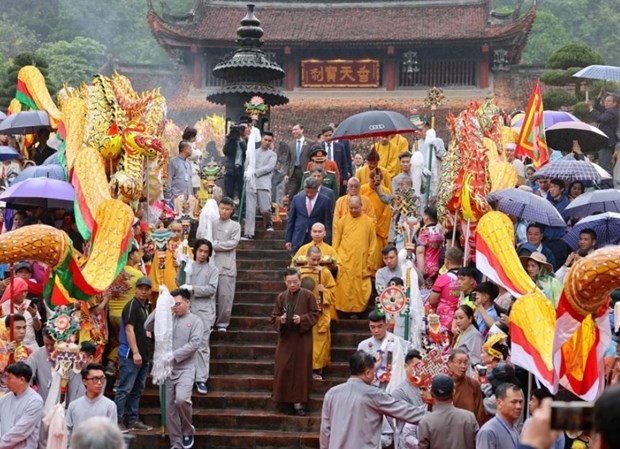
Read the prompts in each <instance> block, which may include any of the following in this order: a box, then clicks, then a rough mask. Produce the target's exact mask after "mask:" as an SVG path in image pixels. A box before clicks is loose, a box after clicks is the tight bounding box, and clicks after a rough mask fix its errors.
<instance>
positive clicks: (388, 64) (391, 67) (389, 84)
mask: <svg viewBox="0 0 620 449" xmlns="http://www.w3.org/2000/svg"><path fill="white" fill-rule="evenodd" d="M394 53H395V52H394V46H393V45H390V46H388V48H387V56H386V58H385V90H394V88H395V87H396V57H395V56H394Z"/></svg>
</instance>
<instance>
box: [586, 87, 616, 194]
mask: <svg viewBox="0 0 620 449" xmlns="http://www.w3.org/2000/svg"><path fill="white" fill-rule="evenodd" d="M602 99H603V91H601V94H600V95H599V96H598V98H597V99H596V102H594V103H592V102H591V101H589V102H588V107H589V108H590V116H591V117H592V120H594V121H595V122H596V123H597V124H598V127H599V129H600V130H601V131H603V132H604V133H605V134H607V137H609V146H608V147H606V148H601V149H600V150H599V152H598V159H599V164H600V166H601V167H603V168H604V169H605V170H607V171H608V172H609V173H612V171H613V169H614V167H613V165H614V164H615V162H616V161H617V159H618V158H617V155H616V154H615V153H614V150H615V148H616V144H617V143H618V134H617V133H618V99H617V98H616V96H615V95H613V94H609V95H605V99H604V100H603V102H602V103H601V100H602ZM619 181H620V180H619ZM616 182H618V181H616ZM601 185H602V186H604V187H612V186H611V185H608V181H603V182H602V183H601Z"/></svg>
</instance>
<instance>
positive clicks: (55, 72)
mask: <svg viewBox="0 0 620 449" xmlns="http://www.w3.org/2000/svg"><path fill="white" fill-rule="evenodd" d="M105 50H106V49H105V47H104V46H103V45H102V44H101V43H99V42H97V41H96V40H94V39H90V38H87V37H76V38H75V39H73V40H72V41H71V42H67V41H55V42H49V43H46V44H43V45H42V46H41V48H39V50H38V51H37V55H38V56H40V57H42V58H43V57H44V58H46V59H47V60H48V61H49V77H50V79H51V81H52V83H54V84H55V85H57V86H62V85H63V84H64V83H67V84H69V85H70V86H77V85H79V84H80V83H82V82H88V81H90V80H91V79H92V77H93V75H96V74H97V72H98V69H99V68H100V67H101V66H102V65H103V63H104V61H105Z"/></svg>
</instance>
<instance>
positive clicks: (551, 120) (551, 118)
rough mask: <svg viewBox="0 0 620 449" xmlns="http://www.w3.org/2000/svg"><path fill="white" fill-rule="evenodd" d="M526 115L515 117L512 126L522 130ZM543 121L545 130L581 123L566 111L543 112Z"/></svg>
mask: <svg viewBox="0 0 620 449" xmlns="http://www.w3.org/2000/svg"><path fill="white" fill-rule="evenodd" d="M524 118H525V114H524V113H520V114H517V115H515V116H514V117H513V119H512V123H511V124H510V126H512V127H516V128H520V127H521V126H523V119H524ZM543 120H544V121H545V129H546V128H549V127H550V126H553V125H555V124H557V123H562V122H579V121H580V120H579V119H578V118H577V117H575V116H574V115H573V114H570V113H568V112H564V111H543Z"/></svg>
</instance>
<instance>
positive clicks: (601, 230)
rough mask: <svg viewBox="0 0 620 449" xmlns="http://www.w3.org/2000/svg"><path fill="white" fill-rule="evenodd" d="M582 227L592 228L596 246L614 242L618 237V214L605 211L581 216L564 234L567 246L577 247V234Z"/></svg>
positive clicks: (619, 220)
mask: <svg viewBox="0 0 620 449" xmlns="http://www.w3.org/2000/svg"><path fill="white" fill-rule="evenodd" d="M584 229H592V230H593V231H594V232H595V233H596V243H597V245H598V246H602V245H605V244H607V243H616V242H617V241H618V239H620V214H619V213H617V212H605V213H604V214H598V215H591V216H589V217H585V218H582V219H581V220H579V221H578V222H577V224H576V225H575V226H573V229H571V230H570V232H569V233H568V234H566V235H565V236H564V241H565V242H566V243H567V244H568V246H570V247H571V248H572V249H577V248H578V247H579V234H580V233H581V231H583V230H584Z"/></svg>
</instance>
